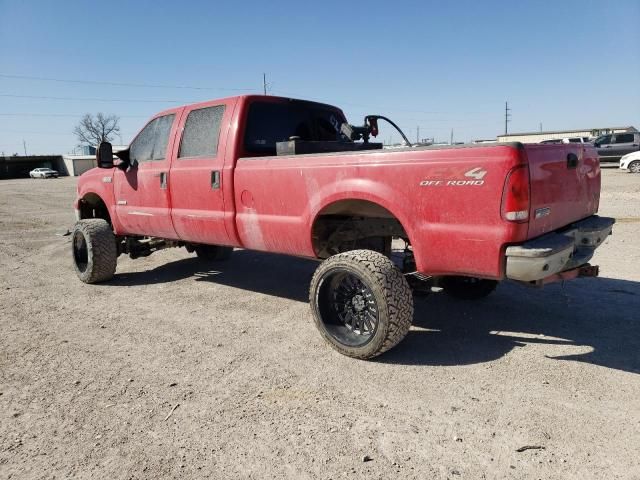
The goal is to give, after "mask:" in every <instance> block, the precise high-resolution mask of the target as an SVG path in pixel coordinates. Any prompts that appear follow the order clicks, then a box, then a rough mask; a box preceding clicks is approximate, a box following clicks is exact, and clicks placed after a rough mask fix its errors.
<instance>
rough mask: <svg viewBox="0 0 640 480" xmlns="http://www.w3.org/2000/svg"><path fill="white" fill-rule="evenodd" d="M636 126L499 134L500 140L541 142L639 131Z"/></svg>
mask: <svg viewBox="0 0 640 480" xmlns="http://www.w3.org/2000/svg"><path fill="white" fill-rule="evenodd" d="M637 131H638V130H636V129H635V128H634V127H602V128H584V129H582V130H554V131H550V132H526V133H509V134H507V135H498V142H522V143H540V142H542V141H543V140H559V139H563V138H568V137H588V138H595V137H599V136H600V135H605V134H607V133H619V132H637Z"/></svg>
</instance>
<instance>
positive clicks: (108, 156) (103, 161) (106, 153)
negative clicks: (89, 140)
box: [96, 142, 113, 168]
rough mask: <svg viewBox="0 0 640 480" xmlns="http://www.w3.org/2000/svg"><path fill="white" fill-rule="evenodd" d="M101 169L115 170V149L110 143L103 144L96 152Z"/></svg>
mask: <svg viewBox="0 0 640 480" xmlns="http://www.w3.org/2000/svg"><path fill="white" fill-rule="evenodd" d="M96 160H97V161H98V167H99V168H113V148H112V147H111V144H110V143H109V142H101V143H100V146H98V150H97V151H96Z"/></svg>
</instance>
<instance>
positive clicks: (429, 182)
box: [420, 167, 487, 187]
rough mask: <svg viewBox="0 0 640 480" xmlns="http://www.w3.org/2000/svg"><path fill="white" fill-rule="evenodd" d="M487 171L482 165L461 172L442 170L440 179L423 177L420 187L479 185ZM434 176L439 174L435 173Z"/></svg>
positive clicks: (481, 183)
mask: <svg viewBox="0 0 640 480" xmlns="http://www.w3.org/2000/svg"><path fill="white" fill-rule="evenodd" d="M486 174H487V171H486V170H484V169H483V168H482V167H475V168H472V169H471V170H468V171H466V172H464V173H462V174H457V175H456V174H455V173H454V172H442V173H441V175H442V176H444V177H445V178H442V179H425V180H422V181H421V182H420V186H421V187H479V186H481V185H484V177H485V175H486ZM436 176H439V175H438V174H436Z"/></svg>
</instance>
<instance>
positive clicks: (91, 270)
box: [71, 218, 118, 283]
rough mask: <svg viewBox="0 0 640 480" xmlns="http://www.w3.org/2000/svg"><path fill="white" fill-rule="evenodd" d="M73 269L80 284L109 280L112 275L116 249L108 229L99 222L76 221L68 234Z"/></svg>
mask: <svg viewBox="0 0 640 480" xmlns="http://www.w3.org/2000/svg"><path fill="white" fill-rule="evenodd" d="M71 250H72V258H73V266H74V269H75V271H76V274H77V275H78V278H79V279H80V280H82V281H83V282H84V283H98V282H104V281H106V280H109V279H111V278H112V277H113V274H114V273H115V271H116V264H117V261H118V249H117V246H116V237H115V235H114V234H113V230H111V225H109V223H108V222H107V221H106V220H103V219H101V218H92V219H87V220H80V221H79V222H77V223H76V224H75V225H74V226H73V232H72V234H71Z"/></svg>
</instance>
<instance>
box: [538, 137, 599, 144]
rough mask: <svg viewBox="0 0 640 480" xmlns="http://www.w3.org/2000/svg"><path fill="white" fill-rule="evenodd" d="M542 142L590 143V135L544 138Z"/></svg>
mask: <svg viewBox="0 0 640 480" xmlns="http://www.w3.org/2000/svg"><path fill="white" fill-rule="evenodd" d="M540 143H590V141H589V137H566V138H553V139H551V140H543V141H541V142H540Z"/></svg>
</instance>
